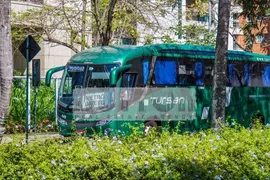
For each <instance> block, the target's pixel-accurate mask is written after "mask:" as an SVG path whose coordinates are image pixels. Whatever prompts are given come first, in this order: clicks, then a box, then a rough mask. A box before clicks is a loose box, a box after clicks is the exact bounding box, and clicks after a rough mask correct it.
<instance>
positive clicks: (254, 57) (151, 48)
mask: <svg viewBox="0 0 270 180" xmlns="http://www.w3.org/2000/svg"><path fill="white" fill-rule="evenodd" d="M228 54H229V56H228V60H236V61H237V60H239V61H243V60H247V61H256V62H258V61H262V62H270V56H266V55H262V54H256V53H250V52H244V51H232V50H229V51H228ZM154 55H156V56H167V57H188V58H194V59H212V60H214V58H215V49H214V47H211V46H198V45H183V44H154V45H146V46H134V45H125V46H101V47H93V48H90V49H87V50H84V51H82V52H79V53H77V54H76V55H74V56H72V57H71V59H70V61H69V62H70V63H76V64H85V63H94V64H110V63H113V62H114V63H117V62H119V63H121V64H125V63H126V61H128V60H130V59H134V58H140V57H147V56H154Z"/></svg>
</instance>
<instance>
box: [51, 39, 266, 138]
mask: <svg viewBox="0 0 270 180" xmlns="http://www.w3.org/2000/svg"><path fill="white" fill-rule="evenodd" d="M214 60H215V49H214V48H213V47H208V46H195V45H181V44H155V45H146V46H104V47H93V48H90V49H88V50H85V51H82V52H79V53H77V54H75V55H74V56H72V57H71V59H70V60H69V62H68V63H67V65H66V66H61V67H56V68H52V69H50V70H49V71H48V72H47V74H46V85H48V86H49V85H50V81H51V76H52V74H53V73H55V72H58V71H61V70H64V72H63V77H62V80H61V85H60V89H59V96H58V107H57V114H58V117H57V119H58V127H59V132H60V134H61V135H63V136H70V135H72V133H74V129H75V130H76V132H77V133H86V134H87V135H89V136H91V135H92V134H93V133H98V132H100V133H103V134H111V133H114V132H123V133H126V134H128V133H129V132H127V131H128V128H127V126H125V124H127V123H129V124H131V125H134V126H139V125H142V126H143V127H144V128H143V129H144V132H145V133H147V132H148V131H149V129H151V127H156V126H160V127H161V128H162V127H165V126H166V127H168V128H169V129H170V128H175V127H177V128H179V129H180V130H181V131H195V130H201V129H206V128H209V127H210V125H211V97H212V87H211V86H212V79H213V65H214ZM227 60H228V62H227V85H226V117H229V118H228V119H230V120H231V121H236V122H237V123H239V124H241V125H243V126H245V127H249V126H250V125H251V123H252V119H253V118H254V117H260V118H261V123H263V124H265V125H267V124H269V123H270V103H269V102H270V101H269V100H270V56H266V55H260V54H255V53H250V52H240V51H230V50H229V51H228V52H227ZM179 122H180V123H179Z"/></svg>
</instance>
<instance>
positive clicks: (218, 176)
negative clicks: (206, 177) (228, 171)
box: [215, 175, 223, 180]
mask: <svg viewBox="0 0 270 180" xmlns="http://www.w3.org/2000/svg"><path fill="white" fill-rule="evenodd" d="M215 179H216V180H221V179H223V176H222V175H217V176H215Z"/></svg>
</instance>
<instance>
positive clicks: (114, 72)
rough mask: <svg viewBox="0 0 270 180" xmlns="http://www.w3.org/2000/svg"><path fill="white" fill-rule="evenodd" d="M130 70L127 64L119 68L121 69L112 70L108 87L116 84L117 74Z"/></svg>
mask: <svg viewBox="0 0 270 180" xmlns="http://www.w3.org/2000/svg"><path fill="white" fill-rule="evenodd" d="M130 68H131V64H128V65H124V66H121V67H118V68H116V69H114V70H112V71H111V73H110V85H111V86H115V85H116V82H117V80H118V76H119V74H120V73H121V72H124V71H127V70H129V69H130Z"/></svg>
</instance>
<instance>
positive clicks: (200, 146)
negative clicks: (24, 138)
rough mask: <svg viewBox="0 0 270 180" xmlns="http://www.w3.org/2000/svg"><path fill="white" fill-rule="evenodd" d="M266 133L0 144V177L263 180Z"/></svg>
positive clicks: (267, 161)
mask: <svg viewBox="0 0 270 180" xmlns="http://www.w3.org/2000/svg"><path fill="white" fill-rule="evenodd" d="M267 178H270V129H269V128H266V127H256V128H253V129H245V128H241V127H240V128H238V129H231V128H227V127H225V128H223V129H221V130H220V131H218V132H214V131H213V130H211V129H210V130H207V131H201V132H198V133H190V134H183V135H179V134H176V133H171V134H170V133H168V132H163V133H162V134H160V135H156V134H150V135H149V136H147V137H142V136H129V137H117V136H114V137H94V138H92V139H88V138H85V137H73V138H65V139H49V140H46V141H45V142H44V141H43V142H42V141H35V142H31V143H29V144H28V145H26V144H23V143H19V141H17V142H13V143H10V144H2V145H0V179H267Z"/></svg>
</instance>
